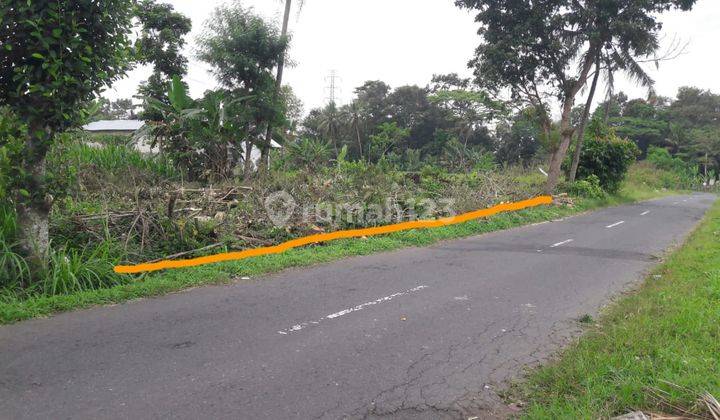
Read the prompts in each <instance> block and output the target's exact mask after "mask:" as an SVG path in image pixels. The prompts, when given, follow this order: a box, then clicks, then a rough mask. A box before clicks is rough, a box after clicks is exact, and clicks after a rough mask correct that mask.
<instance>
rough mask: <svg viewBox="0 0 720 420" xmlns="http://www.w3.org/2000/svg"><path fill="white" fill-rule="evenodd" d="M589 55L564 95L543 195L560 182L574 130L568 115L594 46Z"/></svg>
mask: <svg viewBox="0 0 720 420" xmlns="http://www.w3.org/2000/svg"><path fill="white" fill-rule="evenodd" d="M590 49H591V50H590V53H589V54H587V56H586V58H585V61H584V62H583V66H582V70H581V71H580V74H579V77H578V80H577V82H575V85H574V86H573V87H572V88H571V89H570V90H569V91H567V92H566V93H565V99H564V101H563V107H562V117H561V118H560V144H559V145H558V148H557V149H556V150H555V152H554V153H553V154H552V157H551V158H550V168H549V170H548V180H547V184H545V193H546V194H548V195H551V194H552V193H553V192H555V188H556V187H557V184H558V182H559V180H560V172H561V170H562V162H563V160H564V159H565V155H566V154H567V150H568V148H569V147H570V142H571V141H572V137H573V133H574V132H575V129H574V128H573V127H571V125H570V114H571V113H572V107H573V104H574V103H575V96H576V95H577V94H578V92H579V91H580V88H582V87H583V86H584V85H585V83H587V76H588V74H589V73H590V69H591V68H592V66H593V63H594V62H595V54H594V51H595V46H594V45H591V46H590Z"/></svg>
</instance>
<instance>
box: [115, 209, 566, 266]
mask: <svg viewBox="0 0 720 420" xmlns="http://www.w3.org/2000/svg"><path fill="white" fill-rule="evenodd" d="M552 202H553V199H552V197H550V196H540V197H536V198H532V199H529V200H525V201H519V202H517V203H507V204H500V205H497V206H494V207H491V208H488V209H482V210H476V211H473V212H470V213H465V214H461V215H458V216H452V217H445V218H442V219H435V220H417V221H412V222H403V223H397V224H394V225H387V226H378V227H372V228H365V229H353V230H341V231H338V232H332V233H322V234H318V235H310V236H305V237H302V238H298V239H293V240H291V241H288V242H284V243H282V244H280V245H274V246H268V247H264V248H254V249H246V250H244V251H238V252H227V253H223V254H216V255H208V256H205V257H199V258H192V259H187V260H165V261H159V262H155V263H148V264H138V265H130V266H128V265H118V266H116V267H115V272H116V273H119V274H138V273H146V272H151V271H159V270H166V269H175V268H186V267H197V266H200V265H205V264H213V263H219V262H225V261H237V260H242V259H245V258H250V257H258V256H261V255H272V254H280V253H282V252H285V251H287V250H290V249H293V248H298V247H301V246H305V245H310V244H317V243H320V242H330V241H336V240H338V239H348V238H361V237H368V236H376V235H383V234H386V233H393V232H401V231H405V230H412V229H432V228H439V227H443V226H450V225H456V224H459V223H465V222H468V221H471V220H475V219H480V218H482V217H488V216H492V215H495V214H498V213H506V212H512V211H518V210H522V209H526V208H530V207H537V206H542V205H546V204H552Z"/></svg>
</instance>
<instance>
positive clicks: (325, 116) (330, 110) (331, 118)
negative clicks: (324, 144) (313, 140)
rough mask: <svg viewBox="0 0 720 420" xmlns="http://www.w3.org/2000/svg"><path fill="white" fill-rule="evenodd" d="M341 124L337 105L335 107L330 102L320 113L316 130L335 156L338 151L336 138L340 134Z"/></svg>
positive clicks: (333, 103)
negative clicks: (329, 145) (317, 129)
mask: <svg viewBox="0 0 720 420" xmlns="http://www.w3.org/2000/svg"><path fill="white" fill-rule="evenodd" d="M341 123H342V121H341V118H340V112H339V111H338V108H337V105H335V102H330V103H329V104H327V106H326V107H325V108H323V110H322V112H321V113H320V124H319V126H318V128H319V129H320V132H321V133H322V135H323V137H324V138H325V140H327V141H329V142H330V144H331V145H332V147H333V150H334V151H335V155H337V154H338V152H339V151H340V149H339V148H338V136H339V134H340V126H341Z"/></svg>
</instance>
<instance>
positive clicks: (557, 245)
mask: <svg viewBox="0 0 720 420" xmlns="http://www.w3.org/2000/svg"><path fill="white" fill-rule="evenodd" d="M573 241H574V239H568V240H567V241H562V242H558V243H556V244H553V245H551V246H550V248H557V247H559V246H563V245H567V244H569V243H570V242H573Z"/></svg>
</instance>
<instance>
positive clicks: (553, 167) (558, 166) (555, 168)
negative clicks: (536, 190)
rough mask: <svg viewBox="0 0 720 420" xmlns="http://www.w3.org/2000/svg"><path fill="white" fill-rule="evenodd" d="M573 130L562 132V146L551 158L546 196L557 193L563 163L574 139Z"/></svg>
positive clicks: (559, 146)
mask: <svg viewBox="0 0 720 420" xmlns="http://www.w3.org/2000/svg"><path fill="white" fill-rule="evenodd" d="M573 131H574V130H573V129H572V128H570V129H569V131H561V137H560V138H561V140H560V145H558V148H557V149H556V150H555V152H554V153H553V154H552V156H551V157H550V168H549V170H548V180H547V184H545V194H547V195H552V194H553V193H554V192H555V188H556V187H557V184H558V182H559V181H560V173H561V172H562V162H563V160H564V159H565V155H566V154H567V150H568V148H569V147H570V142H571V141H572V137H573Z"/></svg>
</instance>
